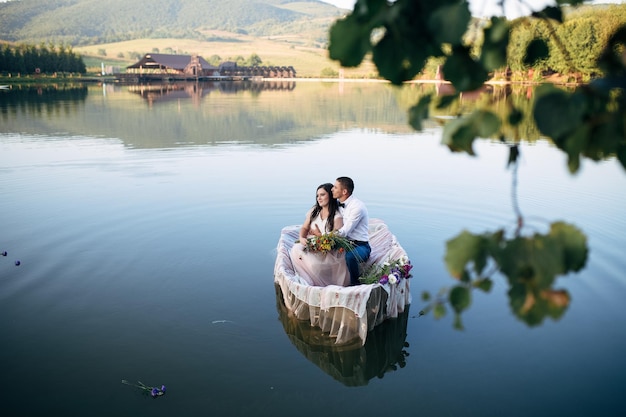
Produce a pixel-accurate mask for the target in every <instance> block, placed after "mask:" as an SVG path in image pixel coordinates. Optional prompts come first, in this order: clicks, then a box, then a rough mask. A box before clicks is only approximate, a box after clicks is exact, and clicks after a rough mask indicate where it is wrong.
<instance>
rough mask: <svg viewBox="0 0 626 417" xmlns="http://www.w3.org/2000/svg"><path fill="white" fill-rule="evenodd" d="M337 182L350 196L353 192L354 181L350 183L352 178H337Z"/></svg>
mask: <svg viewBox="0 0 626 417" xmlns="http://www.w3.org/2000/svg"><path fill="white" fill-rule="evenodd" d="M337 181H339V183H340V184H341V186H342V187H343V188H345V189H346V190H348V193H349V194H350V195H352V193H353V192H354V181H352V178H350V177H339V178H337Z"/></svg>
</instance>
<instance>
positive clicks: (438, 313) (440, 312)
mask: <svg viewBox="0 0 626 417" xmlns="http://www.w3.org/2000/svg"><path fill="white" fill-rule="evenodd" d="M445 315H446V306H445V305H444V304H443V303H437V305H435V308H434V309H433V316H434V317H435V319H440V318H442V317H443V316H445Z"/></svg>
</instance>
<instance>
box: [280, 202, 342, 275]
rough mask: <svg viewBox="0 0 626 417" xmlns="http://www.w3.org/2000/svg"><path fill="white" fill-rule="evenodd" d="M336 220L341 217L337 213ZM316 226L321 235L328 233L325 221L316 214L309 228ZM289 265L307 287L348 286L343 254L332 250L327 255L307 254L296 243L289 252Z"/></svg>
mask: <svg viewBox="0 0 626 417" xmlns="http://www.w3.org/2000/svg"><path fill="white" fill-rule="evenodd" d="M337 218H341V215H340V214H338V213H337V215H336V216H335V221H336V220H337ZM314 225H317V226H318V227H319V229H320V230H322V231H323V233H328V232H330V230H328V228H327V224H326V220H325V219H324V220H322V218H321V216H320V215H319V214H318V215H317V216H316V217H315V218H314V219H313V221H312V222H311V227H313V226H314ZM289 256H290V258H291V263H292V264H293V267H294V269H295V272H296V274H298V275H299V276H300V277H301V278H302V279H304V281H306V282H307V283H308V284H309V285H313V286H316V287H325V286H327V285H341V286H342V287H345V286H348V285H349V284H350V273H349V272H348V267H347V266H346V259H345V253H343V252H339V251H338V250H332V251H330V252H327V253H321V252H308V251H305V250H304V246H303V245H302V244H301V243H296V244H294V245H293V248H292V249H291V251H290V252H289Z"/></svg>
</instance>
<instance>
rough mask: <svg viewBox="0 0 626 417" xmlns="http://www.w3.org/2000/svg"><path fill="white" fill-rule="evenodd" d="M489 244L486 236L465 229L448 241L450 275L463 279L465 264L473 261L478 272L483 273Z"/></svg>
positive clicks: (447, 264)
mask: <svg viewBox="0 0 626 417" xmlns="http://www.w3.org/2000/svg"><path fill="white" fill-rule="evenodd" d="M486 249H487V244H486V241H485V238H484V237H483V236H479V235H473V234H472V233H470V232H468V231H466V230H464V231H463V232H461V234H460V235H458V236H457V237H455V238H453V239H450V240H448V241H447V242H446V255H445V258H444V259H445V262H446V267H447V268H448V272H449V273H450V275H452V276H453V277H455V278H457V279H461V278H462V277H463V274H464V272H465V266H466V265H467V264H468V263H470V262H473V263H474V264H475V269H476V272H477V273H479V274H480V273H481V272H482V270H483V268H484V267H485V265H486V263H487V255H488V253H487V250H486Z"/></svg>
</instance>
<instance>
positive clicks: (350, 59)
mask: <svg viewBox="0 0 626 417" xmlns="http://www.w3.org/2000/svg"><path fill="white" fill-rule="evenodd" d="M371 30H372V28H371V27H370V26H369V25H367V24H363V23H361V22H359V21H358V19H357V18H356V17H354V15H353V14H350V15H348V16H347V17H345V18H344V19H339V20H337V21H336V22H335V23H334V24H333V25H332V26H331V28H330V39H329V45H328V52H329V56H330V59H333V60H336V61H339V63H341V65H343V66H344V67H358V66H359V65H360V64H361V62H362V61H363V58H364V57H365V54H367V53H368V52H369V51H370V49H371V44H370V33H371Z"/></svg>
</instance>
